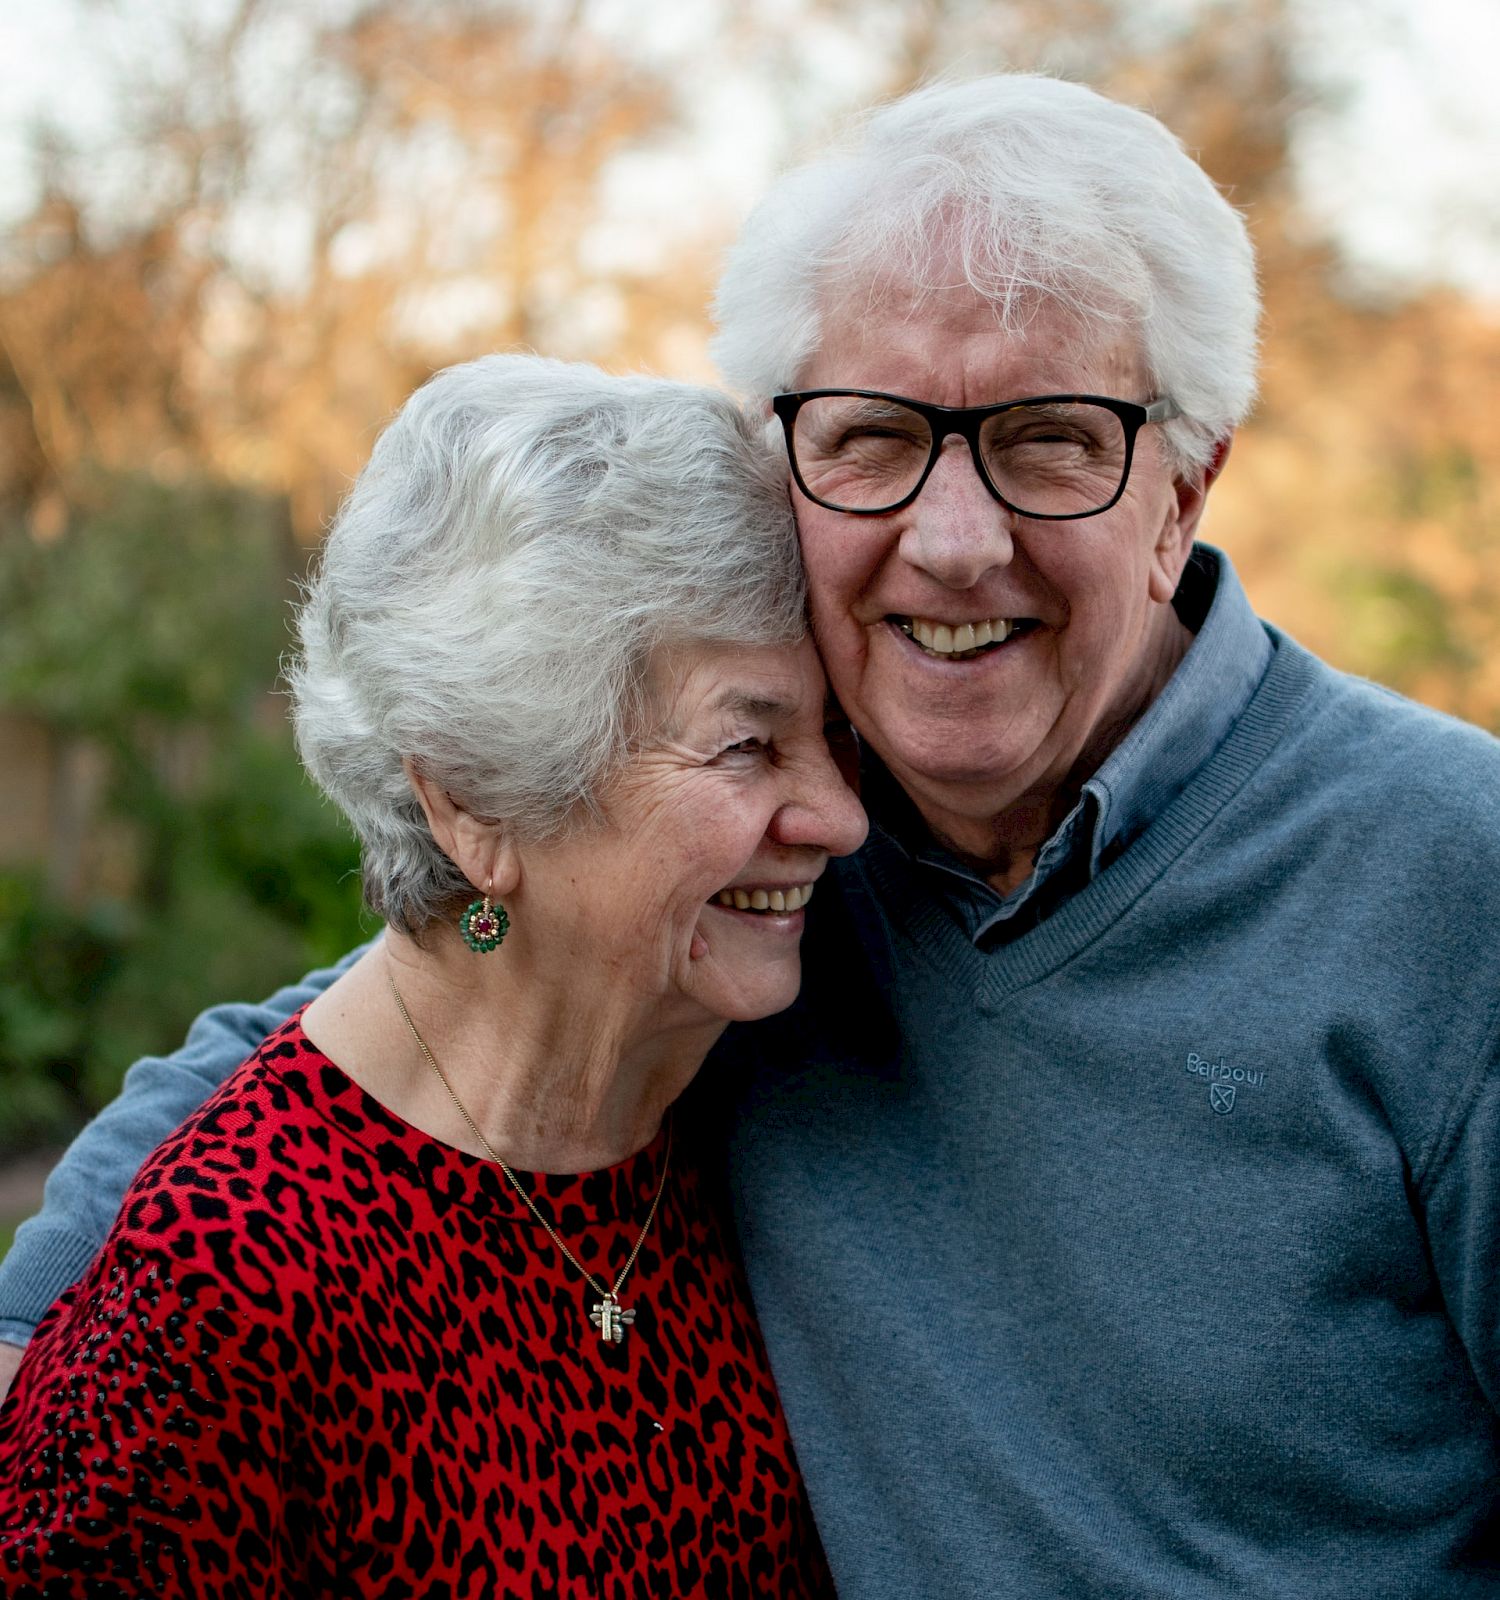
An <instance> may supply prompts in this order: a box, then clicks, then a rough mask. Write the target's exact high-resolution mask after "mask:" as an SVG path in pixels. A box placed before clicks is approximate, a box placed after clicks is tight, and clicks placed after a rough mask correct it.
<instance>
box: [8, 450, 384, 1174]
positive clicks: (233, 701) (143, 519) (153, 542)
mask: <svg viewBox="0 0 1500 1600" xmlns="http://www.w3.org/2000/svg"><path fill="white" fill-rule="evenodd" d="M89 502H90V504H91V505H93V506H94V507H95V508H96V509H94V510H92V511H85V512H83V513H81V514H79V515H77V516H75V518H74V520H73V522H72V525H71V526H70V527H69V528H68V530H67V531H66V532H65V533H64V534H63V536H62V537H60V538H59V539H57V540H55V541H53V542H51V543H47V544H39V543H37V542H36V541H35V540H33V539H32V538H31V537H30V535H29V534H28V533H26V532H25V531H24V530H22V529H19V528H14V527H13V528H3V527H0V706H4V707H6V708H8V709H11V710H14V711H19V712H22V713H25V714H27V715H28V716H30V717H32V718H34V719H36V720H37V721H39V722H41V723H42V724H43V725H44V726H45V727H46V728H47V729H48V731H49V733H50V735H51V736H52V738H53V739H54V740H55V741H57V742H58V743H59V744H65V743H67V742H68V741H73V742H75V743H81V744H83V745H86V746H87V747H88V748H89V750H90V751H91V753H92V754H93V756H94V757H95V760H96V764H97V765H98V766H99V767H101V768H102V782H101V783H100V786H99V793H98V796H97V798H96V800H95V801H94V802H93V807H92V811H91V813H90V814H89V815H88V816H87V817H86V818H85V819H84V821H83V823H82V825H81V826H78V825H76V823H75V826H74V830H73V831H74V833H75V834H76V837H72V838H70V837H67V836H66V835H65V833H64V832H63V830H62V827H61V824H59V835H58V837H56V838H54V841H53V849H52V853H51V855H50V856H49V858H48V859H45V860H40V861H37V862H32V863H21V864H19V866H15V867H12V868H11V869H10V870H7V871H5V872H3V873H0V1155H3V1154H4V1153H5V1152H6V1151H14V1150H16V1149H19V1148H25V1147H26V1146H28V1145H31V1144H34V1143H37V1142H40V1141H43V1140H46V1139H49V1138H57V1137H61V1136H65V1135H66V1134H67V1133H68V1132H69V1131H70V1130H71V1129H72V1128H73V1127H76V1126H77V1124H78V1123H79V1121H80V1120H81V1119H82V1118H84V1117H85V1116H87V1115H89V1114H90V1113H91V1112H92V1111H94V1110H96V1109H97V1108H98V1107H99V1106H100V1105H101V1104H102V1103H103V1102H104V1101H106V1100H107V1099H108V1098H109V1097H110V1096H111V1095H112V1094H113V1093H114V1092H115V1090H116V1089H117V1088H118V1085H119V1081H120V1077H121V1075H122V1073H123V1071H124V1069H125V1067H127V1066H128V1065H129V1064H130V1062H131V1061H132V1060H134V1059H135V1057H136V1056H138V1055H140V1054H143V1053H145V1052H148V1051H159V1050H163V1049H170V1048H172V1047H173V1046H174V1045H175V1044H176V1043H178V1042H180V1040H181V1038H182V1034H183V1031H184V1030H185V1028H186V1027H187V1025H188V1023H189V1022H190V1021H191V1019H192V1017H193V1016H194V1015H195V1014H196V1013H197V1012H198V1011H199V1010H200V1009H202V1007H203V1006H205V1005H208V1004H211V1003H213V1002H214V1001H215V1000H224V999H233V998H254V997H257V996H259V995H260V994H261V993H263V992H265V991H267V990H269V989H271V988H274V987H276V986H277V985H278V984H279V983H282V982H285V981H287V980H289V979H291V978H294V977H296V976H297V975H298V974H299V973H301V972H302V971H304V970H305V969H306V968H307V967H309V966H312V965H316V964H319V963H322V962H325V961H328V960H332V959H333V958H335V957H336V956H338V955H339V954H340V953H342V952H343V951H344V950H346V949H348V948H349V947H350V946H351V945H352V944H354V943H355V942H357V940H358V939H359V938H361V937H362V936H367V935H368V933H369V931H371V930H370V929H369V928H362V926H361V921H360V908H359V890H358V877H357V865H358V853H357V849H356V847H355V845H354V842H353V840H352V838H351V837H350V835H349V833H348V830H347V828H346V827H345V826H344V824H343V821H342V819H341V818H340V817H339V816H338V814H337V812H335V811H334V810H333V809H332V808H331V807H330V806H329V805H327V804H326V803H325V802H324V801H323V800H322V798H321V797H320V796H319V795H318V794H317V793H316V791H315V790H314V789H313V788H312V786H311V785H310V784H309V783H308V781H307V780H306V778H305V777H304V776H303V774H302V772H301V769H300V767H299V765H298V763H297V760H296V756H295V753H294V751H293V749H292V743H291V736H290V730H289V729H288V727H287V725H286V717H285V709H284V704H283V703H282V702H281V701H280V700H279V698H277V697H276V696H275V695H274V693H273V690H274V685H275V682H276V677H277V672H278V664H279V658H280V655H281V653H282V652H283V650H284V649H285V648H286V647H287V646H288V644H289V642H290V640H289V635H288V632H287V616H288V610H287V608H288V602H289V601H290V599H291V597H292V594H293V591H294V583H295V580H296V578H297V577H298V576H300V571H299V567H300V559H299V555H298V552H297V551H296V550H295V548H294V546H293V545H292V542H291V540H290V538H289V536H288V535H287V532H286V526H285V520H284V517H283V516H282V515H281V514H280V512H279V509H278V508H277V507H276V506H275V505H274V504H272V503H268V502H265V501H261V500H257V499H255V498H254V497H251V496H247V495H245V494H244V493H242V492H231V491H229V490H226V489H223V488H221V487H218V486H215V485H203V484H198V485H188V486H164V485H162V484H160V483H157V482H154V481H151V480H148V479H124V480H119V479H115V480H110V481H107V482H101V483H97V484H94V485H92V486H91V491H90V496H89ZM75 855H76V856H78V857H80V858H81V859H82V860H85V861H87V862H88V863H89V867H88V870H86V871H81V872H80V871H77V870H75V867H76V865H77V863H76V862H75V861H74V860H73V859H72V857H73V856H75Z"/></svg>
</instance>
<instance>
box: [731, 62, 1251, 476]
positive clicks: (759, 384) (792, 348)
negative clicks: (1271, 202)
mask: <svg viewBox="0 0 1500 1600" xmlns="http://www.w3.org/2000/svg"><path fill="white" fill-rule="evenodd" d="M954 262H956V263H957V269H958V271H959V272H961V274H962V277H963V280H964V281H966V282H967V283H968V284H969V285H970V286H972V287H973V288H974V289H975V290H976V291H977V292H978V293H980V294H981V295H983V296H984V297H985V298H987V299H988V300H989V301H990V302H991V303H992V304H993V306H994V308H995V315H996V319H997V321H998V322H999V324H1000V325H1001V326H1003V327H1005V328H1006V329H1008V330H1014V331H1015V332H1016V333H1017V334H1018V335H1021V334H1024V331H1025V328H1026V325H1027V322H1028V320H1029V319H1030V318H1031V317H1033V316H1034V315H1035V314H1036V312H1037V311H1038V309H1039V308H1040V307H1041V306H1042V305H1044V304H1047V303H1051V304H1054V305H1058V306H1060V307H1061V308H1063V309H1064V310H1065V311H1066V312H1067V313H1069V314H1070V315H1071V316H1072V317H1074V318H1075V319H1077V321H1078V323H1079V324H1080V325H1081V327H1082V328H1083V330H1084V332H1085V335H1086V337H1091V338H1092V337H1098V338H1100V339H1102V340H1112V339H1114V338H1117V337H1118V336H1119V334H1120V333H1121V332H1122V331H1126V332H1130V331H1133V332H1134V334H1135V336H1136V338H1137V339H1138V341H1139V346H1140V351H1141V355H1142V356H1143V358H1144V360H1145V363H1146V367H1147V377H1148V380H1149V381H1150V383H1151V385H1152V387H1153V388H1154V389H1155V390H1156V393H1157V394H1158V395H1160V394H1167V395H1170V396H1171V397H1172V398H1173V399H1175V400H1176V401H1177V403H1178V404H1179V405H1180V406H1181V407H1182V410H1183V412H1184V417H1183V419H1182V420H1180V421H1177V422H1174V423H1171V424H1168V425H1167V428H1166V433H1167V437H1168V439H1169V441H1170V445H1171V448H1172V449H1173V451H1174V453H1175V457H1176V460H1177V462H1178V463H1179V464H1180V465H1187V464H1189V463H1192V464H1199V465H1201V464H1203V463H1205V462H1206V461H1207V460H1208V459H1209V457H1210V456H1211V454H1212V451H1213V447H1214V444H1215V442H1216V441H1218V440H1220V439H1222V438H1223V437H1225V435H1227V434H1228V432H1229V431H1230V430H1231V429H1232V428H1233V427H1235V426H1236V425H1237V424H1238V423H1239V422H1241V421H1243V419H1244V417H1245V415H1246V413H1247V412H1248V411H1249V409H1250V405H1251V403H1252V401H1253V400H1254V397H1255V368H1256V326H1257V323H1258V320H1259V310H1260V305H1259V295H1258V293H1257V289H1256V282H1255V261H1254V254H1253V251H1252V249H1251V246H1250V241H1249V237H1248V235H1247V233H1246V230H1245V225H1244V222H1243V220H1242V219H1241V217H1240V215H1239V213H1238V212H1237V211H1235V209H1234V208H1233V207H1232V206H1231V205H1230V204H1229V203H1228V202H1227V201H1226V200H1225V198H1224V197H1223V195H1221V194H1220V193H1219V191H1218V190H1217V189H1216V188H1215V187H1214V185H1213V183H1212V182H1211V181H1210V179H1209V178H1208V176H1207V174H1205V173H1204V171H1203V169H1202V168H1201V167H1200V166H1199V165H1198V164H1197V162H1195V161H1194V160H1193V159H1192V157H1191V156H1189V155H1188V154H1187V152H1186V150H1184V148H1183V146H1182V144H1181V143H1180V142H1179V140H1178V139H1177V138H1176V137H1175V136H1174V135H1173V134H1171V133H1169V132H1168V131H1167V129H1166V128H1165V127H1163V126H1162V124H1161V123H1160V122H1158V121H1157V120H1156V119H1155V118H1154V117H1151V116H1148V115H1147V114H1146V113H1145V112H1142V111H1137V110H1135V109H1133V108H1132V107H1130V106H1125V105H1121V104H1120V103H1118V102H1117V101H1113V100H1108V99H1105V98H1104V97H1103V96H1102V95H1099V94H1096V93H1094V91H1093V90H1091V89H1086V88H1083V87H1082V86H1081V85H1079V84H1075V83H1067V82H1064V81H1063V80H1061V79H1057V78H1048V77H1041V76H1036V75H1032V74H1027V73H1014V74H1007V75H1001V76H997V77H988V78H980V79H978V80H976V81H973V82H970V83H960V84H939V85H936V86H933V87H930V88H926V89H922V90H919V91H917V92H916V93H914V94H909V95H907V96H905V97H904V98H903V99H900V100H897V101H895V102H894V103H892V104H890V105H887V106H885V107H883V108H880V109H878V110H876V111H875V112H873V113H872V114H871V115H869V116H868V117H867V118H866V119H865V120H864V121H863V122H862V124H861V125H860V126H859V129H858V131H857V133H856V136H855V138H854V139H853V140H852V142H850V143H849V144H848V145H847V146H845V147H843V148H839V149H835V150H834V151H832V152H830V153H828V154H826V155H822V156H820V157H818V158H816V159H814V160H812V161H809V162H807V163H806V164H805V165H803V166H800V167H797V168H795V169H794V170H792V171H791V172H789V173H787V174H786V175H785V176H784V177H782V178H781V179H780V180H779V181H778V182H777V183H776V184H775V185H774V186H773V187H772V189H771V191H770V193H769V194H768V195H767V196H766V198H765V199H764V200H763V201H762V202H761V203H760V205H759V206H758V207H757V208H756V210H755V211H754V212H753V213H752V214H751V217H750V219H749V221H748V222H747V223H746V224H745V226H744V228H743V230H742V231H741V233H740V236H739V239H738V241H737V242H736V243H735V245H734V246H733V248H732V249H731V250H730V252H729V256H728V259H727V262H726V265H725V269H724V273H723V276H722V278H721V280H720V284H719V290H718V294H717V297H716V300H715V314H716V319H717V322H718V326H719V331H718V334H717V336H716V338H715V341H714V346H713V350H714V356H715V359H716V360H717V362H718V365H719V368H720V370H721V371H722V372H723V373H724V375H725V377H726V378H727V379H728V381H729V383H730V384H731V385H732V386H733V387H734V388H736V389H738V390H740V391H741V393H743V394H744V395H746V396H747V397H749V398H751V399H752V400H754V401H756V402H764V401H765V400H766V399H768V398H769V397H770V396H771V395H773V394H776V393H778V392H780V391H783V390H787V389H793V388H795V387H796V386H797V383H798V379H799V375H800V374H801V373H802V372H803V371H804V370H805V368H806V366H807V363H808V361H809V360H810V359H811V358H812V357H813V356H814V355H815V354H816V353H817V350H818V347H819V344H820V342H821V340H822V337H823V332H824V325H825V319H835V318H840V317H845V316H851V315H857V314H858V311H857V309H855V308H856V307H858V306H863V305H865V304H866V301H867V298H868V297H870V296H872V295H876V296H878V294H879V293H880V290H881V288H882V286H885V287H890V286H892V285H901V286H904V287H906V288H908V289H910V288H916V289H917V290H918V292H919V293H920V291H921V290H923V289H935V288H938V287H942V286H944V285H942V284H939V283H938V282H936V281H935V279H936V278H937V277H939V276H941V275H943V274H945V273H946V274H947V275H948V276H950V277H951V275H952V271H953V268H952V265H951V263H954ZM856 297H857V298H856ZM918 314H920V312H918ZM918 398H921V397H920V396H919V397H918ZM993 398H995V399H996V400H1003V399H1009V398H1011V396H1008V395H998V394H997V395H995V396H994V397H993ZM1124 398H1127V399H1148V398H1155V396H1154V395H1153V396H1125V397H1124Z"/></svg>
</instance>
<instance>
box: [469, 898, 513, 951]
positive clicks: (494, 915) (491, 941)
mask: <svg viewBox="0 0 1500 1600" xmlns="http://www.w3.org/2000/svg"><path fill="white" fill-rule="evenodd" d="M458 931H459V933H461V934H462V935H463V941H464V943H465V944H466V945H468V947H469V948H470V949H471V950H473V951H476V952H477V953H478V954H480V955H488V954H489V953H490V951H491V950H498V949H499V947H500V941H501V940H502V939H503V938H504V937H505V935H506V934H507V933H508V932H509V931H510V918H509V917H508V916H507V915H506V914H505V907H504V906H502V905H493V904H491V902H490V897H489V896H488V895H486V896H485V897H484V899H482V900H473V901H470V903H469V908H468V910H467V911H465V912H464V914H463V915H462V916H461V917H460V918H459V919H458Z"/></svg>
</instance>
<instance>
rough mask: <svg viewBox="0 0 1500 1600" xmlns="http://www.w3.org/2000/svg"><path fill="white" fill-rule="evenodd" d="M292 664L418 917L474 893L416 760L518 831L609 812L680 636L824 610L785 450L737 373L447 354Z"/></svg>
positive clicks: (338, 771)
mask: <svg viewBox="0 0 1500 1600" xmlns="http://www.w3.org/2000/svg"><path fill="white" fill-rule="evenodd" d="M298 627H299V632H300V637H301V653H300V655H299V657H298V658H297V660H296V661H295V662H294V663H293V664H292V666H291V668H290V672H289V676H290V680H291V685H292V693H293V705H294V711H295V719H296V727H297V741H298V747H299V749H300V750H301V753H302V759H303V761H304V762H305V763H306V765H307V769H308V771H309V772H310V773H311V774H312V776H313V777H314V779H315V780H316V781H317V782H318V783H319V785H321V787H322V788H323V789H324V790H325V791H326V793H327V794H328V795H329V796H330V798H331V799H332V800H333V801H334V802H335V803H336V804H337V805H338V806H339V807H340V808H341V809H342V811H343V812H344V814H345V815H346V816H347V817H348V818H349V820H350V822H351V823H352V824H353V826H354V831H355V832H356V834H358V836H359V839H360V842H361V844H362V845H363V864H364V880H365V893H366V898H367V899H368V901H369V903H370V904H371V906H372V907H373V908H374V909H375V910H377V911H378V912H380V914H381V915H382V916H384V917H385V919H386V920H387V921H388V922H390V923H392V924H393V925H395V926H397V927H401V928H404V929H407V930H408V931H413V932H414V931H417V930H419V929H421V928H422V927H423V926H425V925H426V924H427V923H428V922H430V921H431V920H432V919H434V918H435V917H438V916H441V915H444V914H446V913H449V912H451V910H452V909H453V907H454V905H455V904H461V903H462V901H463V900H464V899H465V898H467V897H468V895H469V894H471V893H472V890H471V888H470V886H469V884H468V883H467V882H466V880H465V879H464V878H463V876H462V875H461V874H460V873H459V872H458V870H457V868H456V867H454V865H453V864H452V862H450V861H449V860H448V858H447V857H446V856H444V855H443V853H442V852H441V851H440V850H439V849H438V848H437V846H436V844H435V843H434V842H433V839H432V836H431V833H430V832H429V830H428V827H427V823H426V819H425V817H424V816H423V813H422V810H421V807H420V806H419V804H418V803H417V800H416V798H415V797H414V795H413V793H412V791H411V788H410V785H409V784H408V782H407V779H406V775H405V773H404V772H403V770H402V758H403V757H409V758H410V759H411V760H412V761H413V762H414V763H415V764H416V765H417V767H418V768H419V769H420V770H421V771H422V772H423V773H424V774H425V775H427V776H428V777H430V778H431V779H432V780H433V781H434V782H436V783H438V784H440V785H442V787H443V788H444V789H446V790H447V791H448V792H449V793H451V794H452V795H454V796H455V797H456V798H458V799H459V800H460V801H461V802H462V804H463V805H464V806H465V807H466V808H467V809H468V810H470V811H471V812H473V813H476V814H477V815H480V816H482V817H486V818H493V819H496V820H497V821H499V822H501V823H503V825H504V826H505V827H506V828H508V829H510V830H512V831H513V832H514V834H515V835H516V836H517V837H521V838H529V839H537V838H545V837H547V836H549V835H551V834H554V833H556V832H557V831H558V830H560V829H562V828H563V827H564V826H566V825H568V824H569V823H570V822H572V821H574V820H575V819H579V818H580V817H581V816H584V815H586V814H587V813H588V812H589V810H590V809H591V807H592V806H593V805H594V803H595V802H597V800H598V799H599V796H600V794H601V791H602V789H603V788H604V786H605V785H606V784H607V783H608V781H609V780H610V778H611V777H612V776H613V775H614V774H615V773H616V772H617V770H618V769H619V767H620V765H621V764H622V762H624V761H625V760H626V759H627V757H628V751H629V749H630V746H631V741H632V740H633V739H634V738H636V737H638V736H639V735H640V734H641V733H642V731H643V722H642V719H643V717H649V715H650V713H651V709H652V708H651V705H650V703H649V696H648V695H647V692H646V690H647V684H648V677H649V673H650V670H651V666H652V662H653V658H654V657H656V656H657V653H658V652H659V651H662V650H668V651H677V650H680V649H691V648H692V647H694V646H698V645H764V644H780V643H792V642H795V641H796V640H797V639H799V638H801V637H802V635H803V633H804V631H805V621H804V595H803V587H802V573H801V565H800V562H799V559H798V555H797V544H796V534H795V530H794V527H793V524H792V515H791V508H790V505H789V504H788V501H787V494H786V474H785V464H784V462H783V461H782V460H781V459H780V457H779V456H778V455H777V454H776V453H774V452H773V451H772V450H771V449H770V447H769V446H768V444H767V442H766V440H765V435H764V428H763V426H762V425H761V423H760V422H759V421H758V420H755V421H751V420H750V419H748V418H747V417H746V416H745V415H744V413H743V412H742V411H741V410H740V409H739V407H738V406H736V405H735V403H734V402H733V401H732V400H730V399H729V398H728V397H727V396H726V395H723V394H719V393H717V392H715V391H714V390H711V389H705V388H699V387H696V386H690V385H687V384H681V383H670V382H666V381H664V380H659V379H653V378H642V377H632V378H621V377H610V376H607V375H606V374H605V373H603V372H600V371H599V370H598V369H597V368H594V367H590V366H584V365H572V364H568V363H564V362H560V361H545V360H541V359H539V358H537V357H527V356H489V357H486V358H485V359H483V360H480V361H473V362H469V363H467V364H466V365H464V366H458V367H450V368H448V369H447V370H446V371H444V372H440V373H438V374H437V376H436V377H434V378H433V379H432V380H431V381H430V382H428V383H427V384H426V385H424V386H423V387H422V388H421V389H419V390H418V391H417V392H416V394H414V395H413V396H412V397H411V399H410V400H408V401H407V403H406V405H405V406H404V407H403V408H402V409H401V411H400V413H399V414H398V415H397V417H396V418H395V420H394V421H393V422H392V423H391V425H390V426H389V427H388V428H387V429H386V431H385V433H384V434H383V435H382V437H381V438H380V440H379V442H378V443H377V444H376V446H375V450H374V453H373V455H372V456H371V458H370V462H369V465H368V466H366V468H365V469H364V471H363V472H362V473H361V474H360V476H359V478H358V480H357V482H356V483H355V485H354V488H353V490H352V491H351V493H350V495H349V497H348V499H347V500H346V501H345V502H344V505H343V507H342V509H341V510H340V511H339V514H338V517H337V519H336V520H335V522H334V525H333V529H332V531H331V533H330V534H329V537H328V541H327V544H326V546H325V548H324V551H323V555H322V560H321V564H320V567H319V570H318V572H317V575H316V577H315V578H314V579H313V581H312V583H311V585H310V587H309V589H308V591H307V595H306V599H305V603H304V605H303V607H302V609H301V611H300V613H299V617H298Z"/></svg>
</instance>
